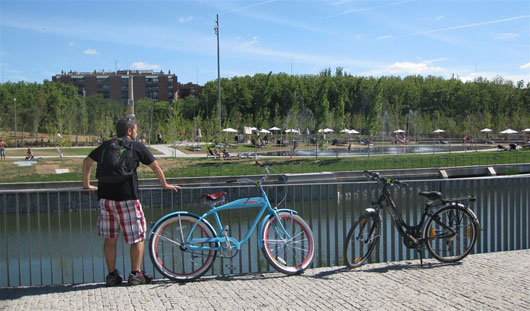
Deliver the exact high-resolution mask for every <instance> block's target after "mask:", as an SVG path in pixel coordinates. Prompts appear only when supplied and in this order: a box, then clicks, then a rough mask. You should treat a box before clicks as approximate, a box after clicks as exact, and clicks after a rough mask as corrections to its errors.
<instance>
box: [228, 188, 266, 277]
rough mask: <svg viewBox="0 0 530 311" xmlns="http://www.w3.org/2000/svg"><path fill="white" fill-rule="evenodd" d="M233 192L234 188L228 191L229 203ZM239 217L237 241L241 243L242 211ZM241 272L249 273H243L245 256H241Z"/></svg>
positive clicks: (238, 212) (238, 214)
mask: <svg viewBox="0 0 530 311" xmlns="http://www.w3.org/2000/svg"><path fill="white" fill-rule="evenodd" d="M233 191H234V188H229V189H228V200H229V202H231V201H232V192H233ZM237 217H238V219H239V222H238V225H237V231H238V235H237V239H238V240H239V241H241V236H242V234H241V228H242V227H241V209H238V210H237ZM258 234H259V232H258ZM258 238H259V237H258ZM239 271H240V273H246V272H247V271H243V256H239ZM248 272H250V271H248Z"/></svg>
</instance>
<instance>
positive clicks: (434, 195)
mask: <svg viewBox="0 0 530 311" xmlns="http://www.w3.org/2000/svg"><path fill="white" fill-rule="evenodd" d="M418 195H419V196H421V197H425V198H426V199H427V200H430V201H435V200H441V199H442V198H443V194H442V193H441V192H439V191H422V192H420V193H418Z"/></svg>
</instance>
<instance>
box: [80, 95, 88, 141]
mask: <svg viewBox="0 0 530 311" xmlns="http://www.w3.org/2000/svg"><path fill="white" fill-rule="evenodd" d="M81 92H82V93H83V121H82V122H83V123H82V124H83V135H84V134H86V123H88V121H87V120H86V107H85V96H86V91H85V88H83V90H82V91H81ZM85 122H86V123H85Z"/></svg>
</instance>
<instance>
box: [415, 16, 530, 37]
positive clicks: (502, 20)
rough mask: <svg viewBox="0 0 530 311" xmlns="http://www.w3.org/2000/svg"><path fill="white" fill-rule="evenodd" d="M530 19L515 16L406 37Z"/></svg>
mask: <svg viewBox="0 0 530 311" xmlns="http://www.w3.org/2000/svg"><path fill="white" fill-rule="evenodd" d="M528 17H530V15H521V16H514V17H509V18H503V19H496V20H491V21H485V22H478V23H472V24H465V25H458V26H452V27H445V28H440V29H433V30H427V31H418V32H414V33H410V34H408V35H406V36H405V37H410V36H416V35H425V34H430V33H435V32H441V31H448V30H456V29H463V28H471V27H478V26H483V25H490V24H498V23H505V22H511V21H514V20H519V19H527V18H528Z"/></svg>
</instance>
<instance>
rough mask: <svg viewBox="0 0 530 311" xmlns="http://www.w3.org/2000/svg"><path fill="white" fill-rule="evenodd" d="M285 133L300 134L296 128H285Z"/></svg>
mask: <svg viewBox="0 0 530 311" xmlns="http://www.w3.org/2000/svg"><path fill="white" fill-rule="evenodd" d="M285 133H296V134H300V131H299V130H297V129H287V130H285Z"/></svg>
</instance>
